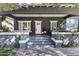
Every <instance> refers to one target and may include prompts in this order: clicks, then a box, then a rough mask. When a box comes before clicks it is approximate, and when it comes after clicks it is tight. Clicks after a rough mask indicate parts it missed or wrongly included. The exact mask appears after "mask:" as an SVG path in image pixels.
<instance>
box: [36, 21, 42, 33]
mask: <svg viewBox="0 0 79 59" xmlns="http://www.w3.org/2000/svg"><path fill="white" fill-rule="evenodd" d="M35 34H41V21H35Z"/></svg>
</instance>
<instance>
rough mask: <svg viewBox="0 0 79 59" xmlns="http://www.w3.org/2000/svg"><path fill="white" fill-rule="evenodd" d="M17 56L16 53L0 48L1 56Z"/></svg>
mask: <svg viewBox="0 0 79 59" xmlns="http://www.w3.org/2000/svg"><path fill="white" fill-rule="evenodd" d="M15 54H16V52H14V51H12V50H9V49H4V48H0V56H15Z"/></svg>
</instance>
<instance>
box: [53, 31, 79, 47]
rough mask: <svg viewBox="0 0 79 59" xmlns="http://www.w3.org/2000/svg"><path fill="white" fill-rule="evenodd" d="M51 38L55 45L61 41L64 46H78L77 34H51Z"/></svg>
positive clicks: (78, 36)
mask: <svg viewBox="0 0 79 59" xmlns="http://www.w3.org/2000/svg"><path fill="white" fill-rule="evenodd" d="M53 38H54V40H53V41H54V42H55V43H57V42H58V41H62V44H63V45H65V46H69V47H72V46H79V40H78V39H79V32H52V39H53ZM56 41H57V42H56Z"/></svg>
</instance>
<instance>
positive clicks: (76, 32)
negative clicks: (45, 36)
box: [52, 32, 79, 35]
mask: <svg viewBox="0 0 79 59" xmlns="http://www.w3.org/2000/svg"><path fill="white" fill-rule="evenodd" d="M52 34H70V35H71V34H79V32H73V33H72V32H52Z"/></svg>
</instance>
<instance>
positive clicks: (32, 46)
mask: <svg viewBox="0 0 79 59" xmlns="http://www.w3.org/2000/svg"><path fill="white" fill-rule="evenodd" d="M41 47H44V48H47V47H53V48H54V45H30V46H27V48H41Z"/></svg>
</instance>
